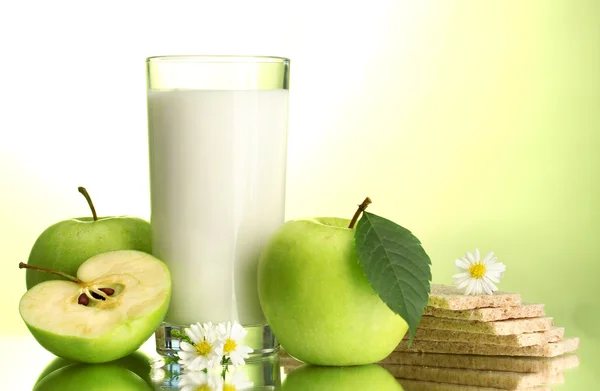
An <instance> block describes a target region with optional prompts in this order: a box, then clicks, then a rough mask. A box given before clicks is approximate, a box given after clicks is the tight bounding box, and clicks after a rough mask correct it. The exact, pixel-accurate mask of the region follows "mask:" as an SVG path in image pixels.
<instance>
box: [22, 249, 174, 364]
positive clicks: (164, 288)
mask: <svg viewBox="0 0 600 391" xmlns="http://www.w3.org/2000/svg"><path fill="white" fill-rule="evenodd" d="M19 266H20V267H25V268H29V269H37V270H42V271H46V272H51V273H55V274H56V273H60V272H54V271H49V270H43V269H41V268H34V267H31V266H28V265H26V264H23V263H22V264H20V265H19ZM60 275H62V276H63V277H67V278H69V279H70V280H71V281H63V280H53V281H45V282H42V283H40V284H38V285H35V286H34V287H33V288H31V289H30V290H29V291H27V293H25V295H24V296H23V297H22V298H21V302H20V303H19V312H20V314H21V318H23V321H24V322H25V324H26V325H27V327H28V328H29V330H30V331H31V334H33V336H34V337H35V339H36V340H37V341H38V342H39V343H40V345H42V346H43V347H44V348H46V349H47V350H48V351H50V352H51V353H54V354H55V355H57V356H59V357H62V358H66V359H70V360H75V361H81V362H86V363H103V362H108V361H112V360H116V359H119V358H121V357H124V356H126V355H128V354H131V353H132V352H134V351H135V350H137V349H138V348H139V347H140V346H141V345H142V344H143V343H144V342H145V341H146V340H147V339H148V338H149V337H150V336H151V335H152V333H154V331H155V330H156V329H157V328H158V326H159V325H160V323H161V322H162V320H163V318H164V316H165V314H166V312H167V309H168V306H169V300H170V297H171V277H170V273H169V269H168V268H167V266H166V265H165V264H164V263H162V262H161V261H160V260H158V259H156V258H154V257H153V256H151V255H149V254H146V253H143V252H140V251H133V250H120V251H111V252H107V253H102V254H98V255H95V256H93V257H92V258H90V259H88V260H87V261H85V262H84V263H82V264H81V266H80V267H79V269H78V270H77V277H76V278H75V277H71V276H66V275H64V274H63V273H60Z"/></svg>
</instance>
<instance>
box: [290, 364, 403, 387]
mask: <svg viewBox="0 0 600 391" xmlns="http://www.w3.org/2000/svg"><path fill="white" fill-rule="evenodd" d="M306 390H311V391H354V390H361V391H403V388H402V386H400V384H399V383H398V380H396V379H395V378H394V376H392V375H391V374H390V373H389V372H388V371H387V370H385V369H384V368H382V367H381V366H379V365H376V364H371V365H360V366H352V367H318V366H313V365H301V366H299V367H298V368H296V369H294V370H293V371H291V372H290V373H288V375H287V376H286V378H285V380H284V381H283V384H282V386H281V391H306Z"/></svg>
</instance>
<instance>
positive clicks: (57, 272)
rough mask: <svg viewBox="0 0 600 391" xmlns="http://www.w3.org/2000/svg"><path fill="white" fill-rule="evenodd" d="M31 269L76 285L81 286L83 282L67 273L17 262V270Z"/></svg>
mask: <svg viewBox="0 0 600 391" xmlns="http://www.w3.org/2000/svg"><path fill="white" fill-rule="evenodd" d="M23 268H24V269H31V270H37V271H39V272H45V273H50V274H56V275H57V276H61V277H64V278H66V279H68V280H71V281H73V282H76V283H78V284H83V281H81V280H80V279H79V278H76V277H73V276H70V275H68V274H67V273H63V272H59V271H58V270H51V269H46V268H45V267H38V266H31V265H28V264H26V263H23V262H19V269H23Z"/></svg>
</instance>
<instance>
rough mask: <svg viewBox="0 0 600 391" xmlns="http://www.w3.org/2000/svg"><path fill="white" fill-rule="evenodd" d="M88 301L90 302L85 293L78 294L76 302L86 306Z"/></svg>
mask: <svg viewBox="0 0 600 391" xmlns="http://www.w3.org/2000/svg"><path fill="white" fill-rule="evenodd" d="M89 303H90V299H89V297H87V295H86V294H85V293H82V294H80V295H79V298H78V299H77V304H81V305H85V306H87V305H88V304H89Z"/></svg>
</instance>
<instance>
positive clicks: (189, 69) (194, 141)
mask: <svg viewBox="0 0 600 391" xmlns="http://www.w3.org/2000/svg"><path fill="white" fill-rule="evenodd" d="M146 65H147V81H148V91H147V96H148V129H149V146H150V182H151V199H152V213H151V216H152V217H151V223H152V247H153V253H154V255H155V256H156V257H158V258H159V259H161V260H162V261H164V262H165V263H166V264H167V265H168V267H169V269H170V271H171V277H172V283H173V288H172V296H171V303H170V307H169V311H168V313H167V316H166V318H165V320H164V322H163V324H162V325H161V327H160V328H159V329H158V330H157V332H156V345H157V351H158V352H159V353H160V354H163V355H171V356H173V355H176V354H177V352H178V350H179V344H178V341H177V339H175V338H171V331H172V330H173V329H179V330H183V328H184V327H189V325H190V324H192V323H196V322H201V323H203V322H213V323H218V322H226V321H238V322H239V323H240V324H242V325H243V326H244V327H245V328H246V329H247V330H248V335H247V336H246V339H245V341H244V342H245V344H246V345H249V346H250V347H251V348H253V349H254V353H255V354H257V355H265V354H269V353H271V352H273V351H275V350H276V349H277V347H278V345H277V342H276V340H275V338H274V336H273V335H272V333H271V331H270V329H269V326H268V325H267V324H266V321H265V318H264V315H263V313H262V310H261V307H260V303H259V301H258V293H257V286H256V279H257V276H256V273H257V266H258V259H259V255H260V252H261V249H262V247H263V245H264V244H265V242H266V240H267V239H268V237H269V236H270V235H271V234H272V233H273V232H274V230H275V229H276V228H277V227H278V226H279V225H281V224H282V223H283V220H284V199H285V172H286V155H287V122H288V84H289V66H290V62H289V60H288V59H286V58H278V57H238V56H165V57H150V58H148V59H147V61H146Z"/></svg>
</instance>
